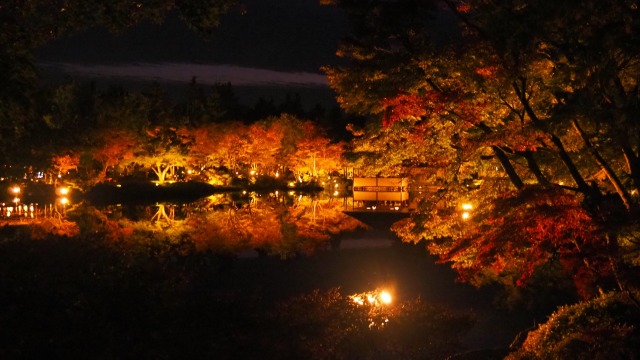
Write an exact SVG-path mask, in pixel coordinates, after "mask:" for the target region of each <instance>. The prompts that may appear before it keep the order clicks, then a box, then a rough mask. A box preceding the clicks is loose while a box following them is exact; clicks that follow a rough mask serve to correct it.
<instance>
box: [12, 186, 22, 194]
mask: <svg viewBox="0 0 640 360" xmlns="http://www.w3.org/2000/svg"><path fill="white" fill-rule="evenodd" d="M11 192H12V193H14V194H19V193H20V187H19V186H14V187H12V188H11Z"/></svg>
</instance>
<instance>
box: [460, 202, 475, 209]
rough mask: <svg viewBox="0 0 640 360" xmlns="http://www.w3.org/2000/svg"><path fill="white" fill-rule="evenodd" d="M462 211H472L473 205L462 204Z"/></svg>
mask: <svg viewBox="0 0 640 360" xmlns="http://www.w3.org/2000/svg"><path fill="white" fill-rule="evenodd" d="M462 209H463V210H471V209H473V205H471V204H469V203H464V204H462Z"/></svg>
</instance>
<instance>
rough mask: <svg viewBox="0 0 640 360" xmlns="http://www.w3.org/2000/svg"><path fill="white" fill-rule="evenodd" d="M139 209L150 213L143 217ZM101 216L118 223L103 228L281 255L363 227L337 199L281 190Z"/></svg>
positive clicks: (309, 248)
mask: <svg viewBox="0 0 640 360" xmlns="http://www.w3.org/2000/svg"><path fill="white" fill-rule="evenodd" d="M294 196H295V197H294ZM141 211H142V212H143V213H145V212H146V214H147V215H146V216H141V215H143V214H141ZM178 213H181V214H178ZM103 214H105V215H103V216H105V217H107V218H109V220H110V223H111V224H117V225H116V226H115V227H113V226H111V227H109V229H107V230H104V231H109V232H113V231H115V232H118V233H122V232H123V229H130V230H128V231H129V232H133V233H134V234H146V235H145V236H143V237H142V239H148V236H152V237H154V238H171V239H173V240H174V241H184V240H185V239H186V240H188V241H191V242H193V243H194V245H195V246H196V248H197V249H200V250H213V251H222V252H240V251H243V250H248V249H256V250H258V251H259V252H261V253H267V254H278V255H280V256H282V257H288V256H291V255H294V254H297V253H311V252H314V251H316V250H318V249H323V248H326V247H327V246H328V244H329V240H330V239H331V237H333V236H336V235H338V234H340V233H341V232H345V231H352V230H355V229H356V228H357V227H358V226H360V225H361V224H360V223H359V222H358V221H357V220H355V219H353V218H351V217H348V216H347V215H345V214H343V213H342V206H341V203H340V202H339V201H335V200H331V199H322V198H318V197H311V196H303V195H297V196H296V195H293V196H290V195H282V194H279V195H278V196H275V194H272V195H271V196H265V195H262V196H261V195H258V194H252V195H251V196H249V195H240V196H239V195H233V196H231V195H229V194H227V195H216V196H211V197H208V198H205V199H202V200H201V201H199V202H195V203H191V204H186V205H168V204H157V205H154V206H150V207H146V210H144V211H143V210H142V209H141V208H140V207H139V206H138V207H132V208H131V209H128V208H127V207H126V206H123V207H110V208H106V209H104V210H103ZM101 221H103V222H104V220H101ZM134 238H135V237H134ZM144 241H146V240H144Z"/></svg>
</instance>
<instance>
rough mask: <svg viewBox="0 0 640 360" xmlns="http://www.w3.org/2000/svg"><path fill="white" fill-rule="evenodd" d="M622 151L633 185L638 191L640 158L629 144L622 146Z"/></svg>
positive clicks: (639, 189)
mask: <svg viewBox="0 0 640 360" xmlns="http://www.w3.org/2000/svg"><path fill="white" fill-rule="evenodd" d="M622 153H623V154H624V159H625V161H626V162H627V168H628V169H629V174H631V179H632V180H633V185H634V186H635V187H636V191H637V192H640V159H639V158H638V156H637V155H636V153H635V152H634V151H633V149H632V148H631V147H630V146H629V145H623V146H622Z"/></svg>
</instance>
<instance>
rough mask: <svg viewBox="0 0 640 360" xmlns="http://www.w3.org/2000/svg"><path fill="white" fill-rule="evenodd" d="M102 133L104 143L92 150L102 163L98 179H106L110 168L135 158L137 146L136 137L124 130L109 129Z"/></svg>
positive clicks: (94, 157) (95, 157) (94, 156)
mask: <svg viewBox="0 0 640 360" xmlns="http://www.w3.org/2000/svg"><path fill="white" fill-rule="evenodd" d="M102 135H103V137H102V144H100V146H99V147H97V148H94V149H93V150H92V151H91V156H92V157H93V159H95V160H97V161H99V162H100V163H101V164H102V172H101V174H100V177H99V178H98V179H96V181H100V180H103V179H105V178H106V177H107V171H108V170H109V169H110V168H112V167H115V166H117V165H119V164H123V163H126V162H127V161H129V160H131V159H133V157H134V149H135V146H136V138H135V137H134V136H133V135H132V134H131V133H128V132H126V131H124V130H117V129H112V130H107V131H105V132H104V133H103V134H102Z"/></svg>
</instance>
